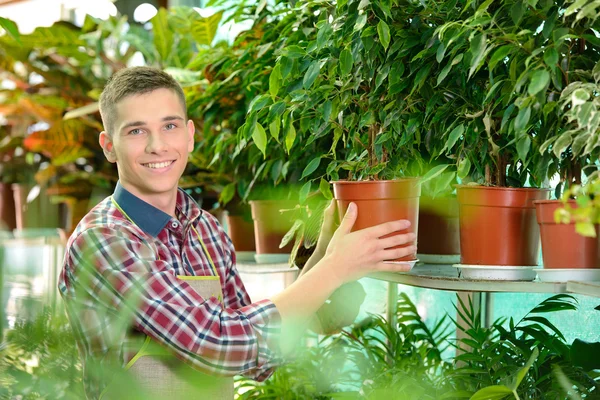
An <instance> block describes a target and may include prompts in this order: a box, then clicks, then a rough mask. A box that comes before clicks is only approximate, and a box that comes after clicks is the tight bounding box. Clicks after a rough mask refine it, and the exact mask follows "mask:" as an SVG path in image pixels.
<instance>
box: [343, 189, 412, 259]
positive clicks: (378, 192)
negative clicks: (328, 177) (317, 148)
mask: <svg viewBox="0 0 600 400" xmlns="http://www.w3.org/2000/svg"><path fill="white" fill-rule="evenodd" d="M332 183H333V193H334V197H335V199H336V200H337V205H338V210H339V216H340V218H341V217H342V216H343V215H344V214H345V213H346V209H347V208H348V205H349V204H350V203H351V202H354V203H356V205H357V206H358V218H357V220H356V223H355V224H354V227H353V229H352V230H353V231H357V230H359V229H364V228H369V227H371V226H375V225H379V224H382V223H384V222H388V221H394V220H399V219H407V220H409V221H410V222H411V226H410V228H408V229H407V230H404V231H400V232H398V233H395V234H396V235H397V234H401V233H406V232H414V233H415V234H418V224H419V196H420V195H421V185H420V183H419V180H418V179H417V178H405V179H398V180H393V181H357V182H354V181H337V182H332ZM409 244H413V243H409ZM409 244H406V245H404V246H408V245H409ZM399 247H403V246H399ZM416 259H417V257H416V253H415V254H411V255H408V256H406V257H402V258H399V259H396V260H393V261H410V260H416Z"/></svg>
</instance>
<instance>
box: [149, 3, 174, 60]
mask: <svg viewBox="0 0 600 400" xmlns="http://www.w3.org/2000/svg"><path fill="white" fill-rule="evenodd" d="M167 17H168V11H167V10H166V9H164V8H161V9H160V10H158V13H157V14H156V15H155V16H154V17H153V18H152V19H151V20H150V22H151V23H152V32H153V33H154V47H156V51H158V54H159V55H160V58H161V60H163V61H166V60H167V59H168V58H169V55H170V54H171V50H172V49H173V41H174V38H173V30H172V29H171V28H170V27H169V23H168V20H167Z"/></svg>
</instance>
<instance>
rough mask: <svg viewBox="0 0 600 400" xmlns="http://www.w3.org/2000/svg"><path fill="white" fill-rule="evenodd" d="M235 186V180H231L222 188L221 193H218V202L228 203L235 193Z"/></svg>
mask: <svg viewBox="0 0 600 400" xmlns="http://www.w3.org/2000/svg"><path fill="white" fill-rule="evenodd" d="M235 188H236V184H235V182H232V183H230V184H229V185H226V186H225V187H224V188H223V190H222V191H221V194H220V195H219V203H221V205H222V206H223V205H225V204H227V203H229V202H230V201H231V199H233V196H234V195H235Z"/></svg>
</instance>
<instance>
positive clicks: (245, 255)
mask: <svg viewBox="0 0 600 400" xmlns="http://www.w3.org/2000/svg"><path fill="white" fill-rule="evenodd" d="M255 255H256V252H254V251H236V252H235V259H236V260H237V261H238V262H254V261H255V258H254V256H255Z"/></svg>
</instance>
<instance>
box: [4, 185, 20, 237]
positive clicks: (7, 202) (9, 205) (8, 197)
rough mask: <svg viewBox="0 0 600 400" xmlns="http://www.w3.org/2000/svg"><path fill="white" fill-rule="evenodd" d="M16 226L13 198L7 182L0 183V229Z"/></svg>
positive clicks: (10, 228)
mask: <svg viewBox="0 0 600 400" xmlns="http://www.w3.org/2000/svg"><path fill="white" fill-rule="evenodd" d="M16 227H17V220H16V213H15V198H14V196H13V190H12V187H11V186H10V184H9V183H0V229H7V230H10V231H12V230H13V229H15V228H16Z"/></svg>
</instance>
